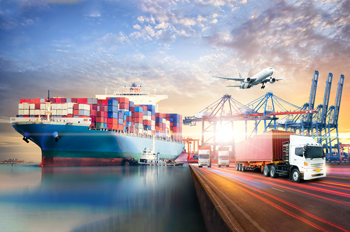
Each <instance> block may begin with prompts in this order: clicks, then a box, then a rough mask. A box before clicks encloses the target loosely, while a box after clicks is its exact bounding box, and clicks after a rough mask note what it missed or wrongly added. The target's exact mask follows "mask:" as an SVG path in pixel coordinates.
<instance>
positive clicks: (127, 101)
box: [115, 97, 129, 104]
mask: <svg viewBox="0 0 350 232" xmlns="http://www.w3.org/2000/svg"><path fill="white" fill-rule="evenodd" d="M115 100H117V101H118V103H119V104H120V103H127V104H129V98H126V97H116V98H115Z"/></svg>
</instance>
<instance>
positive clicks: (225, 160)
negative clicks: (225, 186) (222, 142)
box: [218, 147, 230, 168]
mask: <svg viewBox="0 0 350 232" xmlns="http://www.w3.org/2000/svg"><path fill="white" fill-rule="evenodd" d="M229 153H230V148H229V147H219V149H218V167H219V168H220V167H221V166H226V167H230V156H229Z"/></svg>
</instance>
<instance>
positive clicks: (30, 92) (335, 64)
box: [0, 0, 350, 162]
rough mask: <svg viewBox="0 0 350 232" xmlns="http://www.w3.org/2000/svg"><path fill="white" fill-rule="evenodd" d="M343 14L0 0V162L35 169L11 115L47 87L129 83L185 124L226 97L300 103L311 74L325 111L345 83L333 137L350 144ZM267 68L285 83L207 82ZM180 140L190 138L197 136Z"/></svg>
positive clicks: (348, 36)
mask: <svg viewBox="0 0 350 232" xmlns="http://www.w3.org/2000/svg"><path fill="white" fill-rule="evenodd" d="M349 12H350V1H346V0H344V1H340V0H324V1H314V0H312V1H311V0H310V1H279V0H276V1H272V0H259V1H248V0H241V1H234V0H195V1H189V0H179V1H177V0H140V1H133V0H131V1H121V0H120V1H119V0H99V1H97V0H96V1H90V0H81V1H79V0H0V99H1V104H0V160H2V159H4V158H15V157H17V158H20V159H25V160H33V161H36V162H39V161H40V160H41V154H40V149H39V148H38V147H36V146H35V145H34V144H33V143H30V144H26V143H25V142H23V141H22V137H21V136H20V135H19V134H18V133H17V132H15V130H14V129H13V128H12V127H11V125H10V124H9V117H12V116H15V115H16V114H17V107H18V105H17V104H18V103H19V100H20V99H21V98H44V97H46V96H47V90H48V89H50V91H51V94H52V96H56V97H94V96H95V94H104V92H105V88H106V87H107V88H108V93H112V92H113V91H115V90H119V89H120V88H121V87H123V86H124V85H130V84H131V83H133V82H136V83H139V84H142V86H143V87H144V89H145V90H148V91H154V90H155V89H156V93H157V94H166V95H168V96H169V99H168V100H166V101H163V102H161V103H160V104H159V110H160V112H164V113H174V112H176V113H180V114H182V115H184V116H192V115H194V114H195V113H197V112H199V111H201V110H202V109H204V108H205V107H206V106H208V105H210V104H211V103H213V102H214V101H215V100H217V99H219V98H220V97H222V96H223V95H224V94H226V93H228V94H230V95H232V97H233V98H234V99H236V100H237V101H239V102H241V103H243V104H247V103H249V102H251V101H253V100H254V99H256V98H258V97H260V96H262V95H264V94H265V93H266V92H268V91H272V92H273V94H274V95H276V96H278V97H279V98H282V99H284V100H286V101H288V102H291V103H293V104H295V105H298V106H302V105H303V104H304V103H306V102H308V98H309V94H310V89H311V79H312V76H313V73H314V71H315V70H318V71H319V73H320V78H319V83H318V91H317V96H316V106H317V105H318V104H322V99H323V95H324V90H325V83H326V78H327V75H328V73H330V72H331V73H333V75H334V77H333V83H332V92H331V97H330V103H329V105H330V106H331V105H334V102H335V95H336V89H337V83H338V79H339V77H340V74H344V75H345V84H344V89H343V97H342V102H341V109H340V117H339V128H340V132H341V133H340V137H341V139H342V141H343V142H345V143H350V139H349V138H350V130H349V129H350V120H349V119H348V114H349V112H350V110H349V106H350V105H349V100H350V91H349V90H350V81H349V80H348V78H349V77H350V14H349ZM267 67H273V68H274V69H275V73H274V77H275V78H286V79H287V80H284V81H280V82H277V83H275V84H273V85H271V84H268V85H267V87H266V88H265V89H260V86H256V87H254V88H252V89H249V90H241V89H238V88H226V87H225V86H226V85H228V84H236V83H234V82H229V81H225V80H218V79H215V78H213V77H212V76H226V77H238V74H239V73H241V75H242V76H243V77H247V76H250V75H254V74H255V73H257V72H259V71H261V70H262V69H264V68H267ZM243 124H244V123H237V126H236V127H237V131H236V132H235V133H237V134H239V133H242V132H243ZM249 130H250V131H251V130H252V128H250V129H249ZM183 131H184V134H185V136H191V137H198V134H197V133H199V131H200V127H199V126H197V127H195V128H194V127H184V130H183Z"/></svg>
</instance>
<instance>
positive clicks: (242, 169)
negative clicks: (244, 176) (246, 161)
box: [241, 164, 245, 172]
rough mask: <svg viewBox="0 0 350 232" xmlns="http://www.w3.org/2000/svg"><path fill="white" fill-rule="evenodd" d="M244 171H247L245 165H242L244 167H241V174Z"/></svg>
mask: <svg viewBox="0 0 350 232" xmlns="http://www.w3.org/2000/svg"><path fill="white" fill-rule="evenodd" d="M244 171H245V169H244V165H243V164H242V165H241V172H244Z"/></svg>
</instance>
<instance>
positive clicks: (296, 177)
mask: <svg viewBox="0 0 350 232" xmlns="http://www.w3.org/2000/svg"><path fill="white" fill-rule="evenodd" d="M292 180H293V181H294V182H295V183H300V181H301V176H300V172H299V170H298V169H297V168H295V169H293V171H292Z"/></svg>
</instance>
